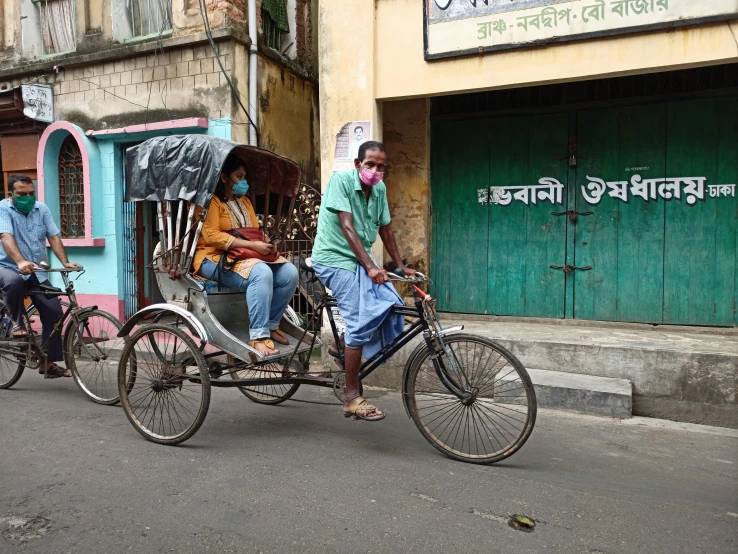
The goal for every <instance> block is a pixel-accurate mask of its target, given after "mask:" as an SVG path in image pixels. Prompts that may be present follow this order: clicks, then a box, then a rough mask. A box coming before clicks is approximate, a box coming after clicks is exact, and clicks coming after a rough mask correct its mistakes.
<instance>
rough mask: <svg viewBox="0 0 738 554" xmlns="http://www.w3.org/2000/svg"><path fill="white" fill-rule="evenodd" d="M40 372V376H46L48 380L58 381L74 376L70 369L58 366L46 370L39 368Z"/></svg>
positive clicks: (52, 365) (53, 365)
mask: <svg viewBox="0 0 738 554" xmlns="http://www.w3.org/2000/svg"><path fill="white" fill-rule="evenodd" d="M38 372H39V374H40V375H44V376H45V378H46V379H58V378H59V377H71V376H72V374H71V373H70V372H69V370H68V369H65V368H63V367H61V366H58V365H56V364H51V365H50V366H48V367H47V368H46V369H42V368H38Z"/></svg>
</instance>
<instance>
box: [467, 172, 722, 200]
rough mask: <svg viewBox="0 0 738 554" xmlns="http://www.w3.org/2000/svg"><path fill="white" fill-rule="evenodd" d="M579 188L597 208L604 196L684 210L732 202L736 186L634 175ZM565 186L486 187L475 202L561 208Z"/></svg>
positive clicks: (542, 182) (548, 181) (551, 182)
mask: <svg viewBox="0 0 738 554" xmlns="http://www.w3.org/2000/svg"><path fill="white" fill-rule="evenodd" d="M587 180H588V181H589V182H588V183H587V184H586V185H583V186H582V197H583V198H584V201H585V202H587V204H590V205H592V206H596V205H597V204H599V203H600V202H601V201H602V198H604V196H605V195H608V196H610V197H611V198H616V199H618V200H620V201H622V202H625V203H626V204H627V203H629V202H630V201H631V200H637V199H638V198H640V199H641V201H643V202H651V201H654V202H656V201H658V200H679V201H682V202H686V204H687V206H694V205H695V204H697V202H698V201H701V202H704V201H706V200H707V199H708V198H711V199H717V198H721V197H731V198H735V187H736V185H735V184H730V185H727V184H726V185H708V184H707V177H671V178H667V179H663V178H661V179H643V178H642V177H641V176H640V175H638V174H635V175H633V176H632V177H631V179H630V181H605V180H604V179H600V178H599V177H589V176H587ZM563 192H564V185H563V183H561V182H560V181H559V180H558V179H555V178H553V177H543V178H541V179H539V180H538V184H537V185H532V186H510V187H489V188H486V189H479V190H477V201H478V202H479V203H480V204H498V205H500V206H509V205H510V204H511V203H512V202H513V201H517V202H521V203H523V204H525V205H526V206H528V205H530V204H533V205H536V204H538V203H539V202H541V203H544V202H550V203H551V204H554V205H557V204H558V205H561V204H563Z"/></svg>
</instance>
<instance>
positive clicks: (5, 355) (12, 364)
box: [0, 302, 27, 389]
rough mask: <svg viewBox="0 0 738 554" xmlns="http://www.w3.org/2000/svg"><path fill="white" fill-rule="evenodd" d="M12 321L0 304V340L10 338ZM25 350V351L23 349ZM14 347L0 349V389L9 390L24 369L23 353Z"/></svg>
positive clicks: (0, 303)
mask: <svg viewBox="0 0 738 554" xmlns="http://www.w3.org/2000/svg"><path fill="white" fill-rule="evenodd" d="M12 329H13V320H12V319H10V315H9V314H8V308H7V307H6V306H5V304H4V303H3V302H0V340H8V339H10V338H11V332H12ZM23 350H27V349H23ZM23 350H21V348H20V347H19V348H18V352H17V354H16V352H15V348H14V347H6V346H2V347H0V389H9V388H10V387H12V386H13V385H15V384H16V383H17V382H18V379H20V378H21V375H23V370H24V369H25V367H26V361H25V352H23Z"/></svg>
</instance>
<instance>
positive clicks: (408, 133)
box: [383, 98, 430, 273]
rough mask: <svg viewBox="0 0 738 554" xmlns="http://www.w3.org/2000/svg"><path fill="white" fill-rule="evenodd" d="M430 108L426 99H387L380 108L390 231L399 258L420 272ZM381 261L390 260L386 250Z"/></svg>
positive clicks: (424, 253) (424, 259)
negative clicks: (392, 233)
mask: <svg viewBox="0 0 738 554" xmlns="http://www.w3.org/2000/svg"><path fill="white" fill-rule="evenodd" d="M429 109H430V101H429V100H428V99H425V98H417V99H414V100H401V101H398V102H387V103H386V104H385V105H384V110H383V115H384V145H385V147H386V148H387V157H388V160H389V171H388V173H387V178H386V179H385V184H386V185H387V200H388V202H389V206H390V214H391V215H392V230H393V231H394V233H395V238H396V239H397V246H398V248H399V250H400V255H401V256H402V258H403V259H404V260H405V261H406V262H407V263H411V264H413V266H414V267H415V269H418V270H420V271H422V272H423V273H426V272H427V270H428V232H427V228H428V217H429V215H430V213H429V207H430V155H429V154H430V148H429V140H430V128H429V124H430V119H429ZM384 260H385V261H389V260H390V257H389V254H388V253H387V252H385V254H384Z"/></svg>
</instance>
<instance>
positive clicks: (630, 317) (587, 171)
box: [573, 104, 666, 323]
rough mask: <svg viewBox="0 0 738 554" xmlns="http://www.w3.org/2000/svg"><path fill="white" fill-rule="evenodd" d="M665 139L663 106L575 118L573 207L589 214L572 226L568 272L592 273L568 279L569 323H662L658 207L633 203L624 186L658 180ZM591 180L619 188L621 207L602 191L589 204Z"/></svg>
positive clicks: (655, 203) (662, 168) (598, 112)
mask: <svg viewBox="0 0 738 554" xmlns="http://www.w3.org/2000/svg"><path fill="white" fill-rule="evenodd" d="M665 134H666V106H665V105H664V104H651V105H646V106H635V107H627V108H614V109H613V108H611V109H604V110H591V111H590V110H587V111H580V112H579V113H578V147H577V149H578V152H579V165H578V167H577V171H576V176H577V177H576V205H577V210H578V211H579V212H587V211H591V212H593V214H592V215H589V216H580V217H579V218H578V221H577V223H576V224H575V225H574V233H575V246H574V249H575V265H576V266H578V267H586V266H591V267H592V269H591V270H590V271H581V270H577V271H575V272H574V274H573V275H574V279H575V281H574V317H575V318H577V319H595V320H606V321H633V322H649V323H660V322H661V320H662V304H663V281H664V273H663V270H664V258H663V256H664V203H663V201H660V202H658V201H646V200H643V199H641V198H639V197H637V196H636V197H634V196H633V195H632V194H631V193H630V184H631V180H632V179H633V176H634V175H640V177H641V178H642V179H656V178H664V177H665V176H666V169H665V159H666V155H665V151H666V137H665ZM590 178H592V179H590ZM595 179H602V180H603V181H605V182H611V183H616V182H627V183H628V185H627V187H626V188H627V191H628V196H627V198H628V202H623V201H622V200H620V199H619V198H616V197H612V196H611V195H610V194H609V191H610V190H611V189H610V188H609V186H608V187H607V192H605V194H604V195H602V196H601V197H600V199H599V201H598V202H596V200H597V197H596V195H595V192H594V190H592V189H590V188H588V187H589V183H590V182H592V181H594V180H595ZM587 198H589V199H590V200H589V201H588V200H587Z"/></svg>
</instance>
